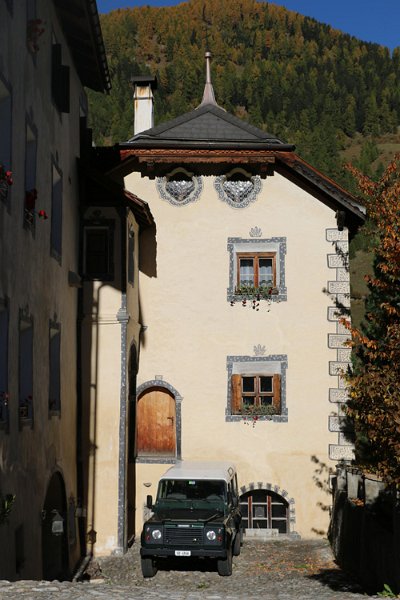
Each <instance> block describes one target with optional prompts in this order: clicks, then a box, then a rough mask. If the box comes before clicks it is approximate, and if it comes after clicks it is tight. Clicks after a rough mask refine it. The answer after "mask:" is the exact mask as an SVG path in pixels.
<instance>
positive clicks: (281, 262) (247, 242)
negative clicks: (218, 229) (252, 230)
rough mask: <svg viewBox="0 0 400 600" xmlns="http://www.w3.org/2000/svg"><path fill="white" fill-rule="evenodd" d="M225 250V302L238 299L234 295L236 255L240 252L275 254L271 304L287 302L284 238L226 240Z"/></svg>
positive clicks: (237, 296) (236, 295) (238, 297)
mask: <svg viewBox="0 0 400 600" xmlns="http://www.w3.org/2000/svg"><path fill="white" fill-rule="evenodd" d="M227 249H228V252H229V287H228V289H227V300H228V302H232V301H234V300H238V299H240V296H239V295H238V294H235V289H236V282H237V261H236V255H237V254H238V253H241V252H254V253H258V252H273V253H274V254H276V289H277V293H276V294H271V296H270V298H271V300H272V301H273V302H284V301H286V300H287V288H286V281H285V255H286V238H285V237H272V238H265V239H259V238H246V239H245V238H228V243H227Z"/></svg>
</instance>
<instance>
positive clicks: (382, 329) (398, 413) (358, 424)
mask: <svg viewBox="0 0 400 600" xmlns="http://www.w3.org/2000/svg"><path fill="white" fill-rule="evenodd" d="M351 170H352V173H353V175H354V176H355V177H356V179H357V181H358V184H359V187H360V190H361V192H362V194H363V198H364V202H365V204H366V206H367V211H368V215H369V228H368V234H369V235H370V236H371V237H372V238H373V241H374V246H375V264H374V275H372V276H367V282H368V287H369V290H370V294H369V297H368V300H367V305H366V317H365V321H364V323H363V325H362V327H361V328H360V329H354V328H353V329H352V347H353V372H352V374H351V375H349V377H348V380H349V384H350V401H349V405H348V416H349V417H350V418H351V420H352V421H353V423H354V427H355V432H356V461H357V463H358V464H359V465H360V466H361V467H364V468H366V469H368V470H370V471H373V472H375V473H377V474H379V475H381V476H382V477H383V478H384V479H385V480H386V481H387V482H388V483H395V484H399V483H400V384H399V382H400V154H399V155H396V156H395V158H394V160H393V162H392V163H391V164H390V165H389V166H388V167H387V169H386V170H385V172H384V174H383V175H382V177H381V179H380V180H379V181H378V182H377V183H375V182H373V181H371V180H370V179H369V178H368V177H365V176H364V175H362V174H361V173H360V172H358V171H356V170H355V169H354V168H351Z"/></svg>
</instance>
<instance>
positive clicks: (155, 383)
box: [135, 375, 183, 465]
mask: <svg viewBox="0 0 400 600" xmlns="http://www.w3.org/2000/svg"><path fill="white" fill-rule="evenodd" d="M153 387H162V388H165V389H166V390H168V391H169V392H171V394H172V395H173V396H174V398H175V417H176V425H175V426H176V430H175V431H176V454H175V456H155V457H154V458H153V457H148V456H146V457H144V456H136V458H135V462H136V463H151V464H160V465H161V464H168V465H169V464H172V465H173V464H175V463H176V462H177V461H179V460H182V399H183V398H182V396H181V395H180V393H179V392H178V391H177V390H176V389H175V388H174V387H173V386H172V385H171V384H169V383H167V382H166V381H164V379H161V376H160V375H159V376H158V378H157V379H152V380H151V381H146V382H145V383H142V384H141V385H139V387H138V388H137V390H136V402H137V400H138V398H139V396H140V395H141V394H142V393H143V392H145V391H146V390H148V389H150V388H153Z"/></svg>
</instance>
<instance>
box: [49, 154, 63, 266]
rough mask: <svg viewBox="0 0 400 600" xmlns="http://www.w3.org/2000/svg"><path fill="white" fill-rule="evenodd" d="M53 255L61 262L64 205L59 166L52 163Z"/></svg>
mask: <svg viewBox="0 0 400 600" xmlns="http://www.w3.org/2000/svg"><path fill="white" fill-rule="evenodd" d="M51 183H52V186H51V233H50V247H51V254H52V256H54V257H55V258H56V259H57V260H58V261H61V250H62V205H63V179H62V174H61V171H60V169H59V168H58V166H57V165H56V164H55V163H54V161H52V166H51Z"/></svg>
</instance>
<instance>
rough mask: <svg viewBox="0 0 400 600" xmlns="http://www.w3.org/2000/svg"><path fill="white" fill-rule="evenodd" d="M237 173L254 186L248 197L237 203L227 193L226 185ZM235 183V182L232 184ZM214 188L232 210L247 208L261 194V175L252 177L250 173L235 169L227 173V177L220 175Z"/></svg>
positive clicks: (215, 181)
mask: <svg viewBox="0 0 400 600" xmlns="http://www.w3.org/2000/svg"><path fill="white" fill-rule="evenodd" d="M236 173H241V174H243V175H244V178H245V179H247V180H248V181H250V182H251V183H252V184H253V189H252V190H251V191H250V192H249V193H248V194H247V195H246V197H245V198H244V199H243V201H241V202H235V201H234V200H233V199H232V198H231V197H230V196H229V195H228V194H227V192H226V191H225V189H224V183H225V182H227V181H228V182H229V179H230V177H231V176H232V175H234V174H236ZM232 183H233V182H232ZM214 187H215V189H216V192H217V194H218V197H219V199H220V200H222V201H223V202H226V204H228V205H229V206H231V207H232V208H246V207H247V206H248V205H249V204H251V202H254V201H255V200H256V199H257V196H258V194H259V193H260V192H261V187H262V184H261V177H260V176H259V175H252V174H251V173H248V172H247V171H245V170H244V169H241V168H235V169H232V170H231V171H229V173H226V174H225V175H219V176H218V177H216V178H215V180H214Z"/></svg>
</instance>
